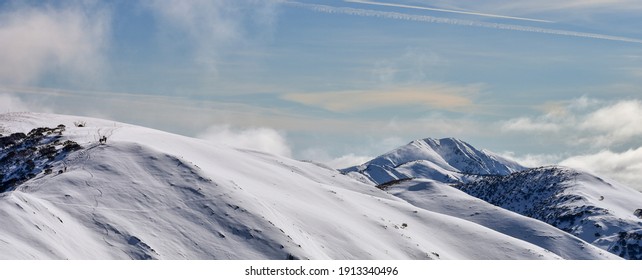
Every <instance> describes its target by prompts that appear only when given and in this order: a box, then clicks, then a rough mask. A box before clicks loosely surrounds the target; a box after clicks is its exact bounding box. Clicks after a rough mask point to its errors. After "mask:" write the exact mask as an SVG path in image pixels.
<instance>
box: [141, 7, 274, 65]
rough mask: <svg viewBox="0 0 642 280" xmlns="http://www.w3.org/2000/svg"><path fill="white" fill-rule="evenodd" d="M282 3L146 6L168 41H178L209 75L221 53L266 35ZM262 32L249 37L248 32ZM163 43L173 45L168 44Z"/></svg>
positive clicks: (218, 62)
mask: <svg viewBox="0 0 642 280" xmlns="http://www.w3.org/2000/svg"><path fill="white" fill-rule="evenodd" d="M280 2H281V0H265V1H259V0H211V1H210V0H187V1H183V0H154V1H150V2H147V3H146V6H147V7H148V8H149V9H150V10H151V11H152V12H153V13H154V14H155V15H156V17H157V18H158V19H159V22H160V23H161V26H160V28H159V31H160V32H161V33H162V34H164V35H166V36H167V37H168V38H177V37H178V38H181V39H183V40H185V41H186V42H178V43H186V45H188V46H189V48H188V49H189V51H190V52H191V55H192V56H193V58H194V62H195V63H197V64H198V65H200V66H202V67H204V68H205V69H207V70H210V71H212V72H216V71H217V67H219V66H220V65H219V64H220V61H221V60H222V59H223V55H222V54H221V52H223V51H224V50H227V49H234V48H239V47H245V46H247V45H250V44H251V42H255V41H256V40H257V38H260V36H257V34H269V33H270V30H271V29H272V28H273V26H274V24H275V22H276V20H277V7H278V3H280ZM252 28H260V29H261V30H262V32H260V33H252V34H250V31H249V29H252ZM165 43H176V42H171V41H167V42H165Z"/></svg>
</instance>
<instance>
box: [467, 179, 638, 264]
mask: <svg viewBox="0 0 642 280" xmlns="http://www.w3.org/2000/svg"><path fill="white" fill-rule="evenodd" d="M457 187H458V188H459V189H461V190H462V191H464V192H466V193H468V194H470V195H472V196H475V197H478V198H480V199H483V200H485V201H488V202H490V203H492V204H494V205H498V206H500V207H503V208H505V209H508V210H511V211H514V212H516V213H520V214H522V215H525V216H528V217H533V218H535V219H538V220H541V221H544V222H546V223H548V224H551V225H553V226H555V227H557V228H560V229H562V230H564V231H566V232H569V233H571V234H573V235H575V236H577V237H579V238H581V239H583V240H585V241H587V242H590V243H592V244H594V245H596V246H599V247H601V248H603V249H605V250H608V251H610V252H612V253H614V254H617V255H619V256H621V257H623V258H627V259H642V193H640V192H638V191H636V190H633V189H631V188H629V187H626V186H624V185H621V184H618V183H616V182H612V181H608V180H605V179H602V178H599V177H596V176H594V175H592V174H590V173H587V172H583V171H580V170H576V169H571V168H566V167H560V166H548V167H540V168H534V169H531V170H527V171H522V172H517V173H514V174H511V175H508V176H498V177H487V178H483V179H481V180H479V181H476V182H472V183H468V184H463V185H459V186H457Z"/></svg>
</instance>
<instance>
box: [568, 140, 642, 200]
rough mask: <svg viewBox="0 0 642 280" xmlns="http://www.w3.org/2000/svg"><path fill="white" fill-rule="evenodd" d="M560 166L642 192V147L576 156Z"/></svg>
mask: <svg viewBox="0 0 642 280" xmlns="http://www.w3.org/2000/svg"><path fill="white" fill-rule="evenodd" d="M560 164H561V165H565V166H570V167H575V168H581V169H585V170H588V171H591V172H594V173H596V174H598V175H603V176H607V177H609V178H611V179H614V180H616V181H618V182H621V183H624V184H625V185H627V186H629V187H632V188H635V189H637V190H640V191H642V147H640V148H637V149H630V150H627V151H625V152H622V153H617V152H612V151H609V150H604V151H601V152H599V153H596V154H589V155H580V156H574V157H571V158H568V159H565V160H563V161H562V162H560Z"/></svg>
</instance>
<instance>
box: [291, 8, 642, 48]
mask: <svg viewBox="0 0 642 280" xmlns="http://www.w3.org/2000/svg"><path fill="white" fill-rule="evenodd" d="M283 4H287V5H291V6H295V7H301V8H306V9H310V10H313V11H317V12H322V13H329V14H345V15H353V16H362V17H378V18H387V19H397V20H407V21H420V22H428V23H443V24H451V25H460V26H473V27H483V28H492V29H500V30H513V31H523V32H534V33H543V34H553V35H560V36H570V37H580V38H590V39H599V40H609V41H619V42H628V43H637V44H642V40H641V39H635V38H627V37H619V36H611V35H604V34H598V33H586V32H577V31H568V30H560V29H548V28H539V27H532V26H524V25H515V24H503V23H490V22H479V21H472V20H464V19H453V18H442V17H433V16H424V15H410V14H404V13H398V12H383V11H375V10H366V9H356V8H348V7H333V6H326V5H319V4H308V3H300V2H283Z"/></svg>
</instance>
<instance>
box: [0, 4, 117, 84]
mask: <svg viewBox="0 0 642 280" xmlns="http://www.w3.org/2000/svg"><path fill="white" fill-rule="evenodd" d="M108 31H109V17H108V16H107V14H106V13H104V12H102V11H100V10H96V11H93V10H89V11H88V10H83V9H80V8H78V7H72V6H69V7H64V8H53V7H50V6H48V5H44V7H39V8H31V7H22V6H20V7H19V8H16V9H7V10H5V11H1V12H0V46H2V47H1V48H2V51H0V83H4V84H13V85H24V84H27V83H31V82H34V81H36V80H38V79H39V78H41V77H42V76H43V75H45V74H48V73H54V72H55V73H60V72H66V73H69V75H65V76H66V77H73V78H74V79H87V78H91V79H95V78H96V77H97V76H98V75H96V74H95V73H97V71H99V70H100V68H101V65H102V63H103V62H104V60H103V54H102V52H103V49H104V46H105V44H106V43H107V38H108V37H107V35H108V33H109V32H108Z"/></svg>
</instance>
